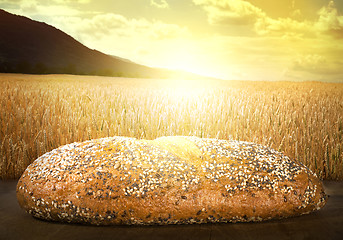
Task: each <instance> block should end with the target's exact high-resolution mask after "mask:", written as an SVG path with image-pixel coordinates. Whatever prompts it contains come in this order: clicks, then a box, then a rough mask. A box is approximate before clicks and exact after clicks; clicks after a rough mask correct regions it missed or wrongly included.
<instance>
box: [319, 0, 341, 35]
mask: <svg viewBox="0 0 343 240" xmlns="http://www.w3.org/2000/svg"><path fill="white" fill-rule="evenodd" d="M318 14H319V20H318V22H317V23H316V27H317V29H318V30H319V31H321V32H322V33H325V34H328V35H331V36H333V37H336V38H343V16H341V15H339V14H338V10H337V8H336V5H335V3H334V1H330V2H329V4H328V6H326V7H323V8H321V9H320V10H319V12H318Z"/></svg>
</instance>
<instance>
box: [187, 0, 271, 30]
mask: <svg viewBox="0 0 343 240" xmlns="http://www.w3.org/2000/svg"><path fill="white" fill-rule="evenodd" d="M193 2H194V3H195V4H196V5H200V6H202V7H203V8H204V10H205V11H206V12H207V15H208V21H209V23H210V24H228V23H232V24H242V25H246V24H251V23H254V22H255V21H256V19H257V18H261V17H264V16H265V13H264V12H263V11H262V10H261V9H260V8H258V7H255V6H254V5H253V4H251V3H249V2H247V1H243V0H193Z"/></svg>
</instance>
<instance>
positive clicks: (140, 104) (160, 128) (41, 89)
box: [0, 74, 343, 180]
mask: <svg viewBox="0 0 343 240" xmlns="http://www.w3.org/2000/svg"><path fill="white" fill-rule="evenodd" d="M0 91H1V94H0V104H1V105H0V106H1V109H0V110H1V111H0V178H1V179H11V178H18V177H19V176H20V175H21V173H22V172H23V171H24V169H25V168H26V167H27V166H28V164H30V163H31V162H32V161H34V160H35V159H36V158H37V157H38V156H40V155H42V154H44V153H45V152H47V151H50V150H52V149H54V148H56V147H58V146H60V145H63V144H67V143H71V142H75V141H84V140H87V139H92V138H101V137H108V136H117V135H120V136H130V137H136V138H145V139H154V138H157V137H160V136H170V135H187V136H189V135H194V136H198V137H211V138H220V139H237V140H244V141H249V142H256V143H260V144H264V145H267V146H270V147H272V148H274V149H276V150H279V151H283V152H284V153H285V154H287V155H288V156H289V157H292V158H296V159H298V160H299V161H301V162H303V163H304V164H305V165H307V166H308V167H309V168H310V169H311V170H313V171H314V172H316V173H317V175H318V176H320V177H321V178H322V179H336V180H342V179H343V84H333V83H330V84H329V83H318V82H311V83H309V82H307V83H294V82H238V81H214V80H212V81H211V80H208V81H205V80H202V81H190V80H189V81H179V80H178V81H176V80H145V79H125V78H106V77H87V76H67V75H47V76H32V75H9V74H0Z"/></svg>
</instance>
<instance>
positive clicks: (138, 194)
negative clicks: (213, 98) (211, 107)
mask: <svg viewBox="0 0 343 240" xmlns="http://www.w3.org/2000/svg"><path fill="white" fill-rule="evenodd" d="M17 199H18V202H19V204H20V206H21V207H22V208H23V209H25V210H26V211H27V212H28V213H30V214H32V215H33V216H34V217H37V218H40V219H45V220H51V221H62V222H72V223H85V224H96V225H116V224H128V225H131V224H139V225H151V224H191V223H214V222H248V221H262V220H268V219H280V218H285V217H290V216H298V215H301V214H307V213H310V212H312V211H314V210H318V209H320V208H321V207H323V206H324V205H325V203H326V200H327V196H326V194H325V193H324V190H323V186H322V183H321V182H320V180H319V179H318V178H317V177H316V176H315V175H314V174H313V173H312V172H311V171H310V170H309V169H308V168H306V167H305V166H303V165H302V164H300V163H298V162H295V161H292V160H290V159H289V158H288V157H287V156H285V155H283V154H282V153H280V152H277V151H275V150H273V149H270V148H267V147H264V146H261V145H258V144H254V143H248V142H240V141H228V140H218V139H205V138H197V137H162V138H158V139H155V140H137V139H134V138H126V137H111V138H102V139H95V140H90V141H86V142H81V143H72V144H68V145H65V146H62V147H59V148H57V149H54V150H52V151H51V152H48V153H46V154H44V155H42V156H41V157H39V158H38V159H37V160H36V161H34V162H33V163H32V164H31V165H30V166H29V167H28V168H27V169H26V171H25V172H24V173H23V175H22V176H21V178H20V180H19V182H18V185H17Z"/></svg>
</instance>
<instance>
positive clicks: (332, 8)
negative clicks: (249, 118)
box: [0, 0, 343, 82]
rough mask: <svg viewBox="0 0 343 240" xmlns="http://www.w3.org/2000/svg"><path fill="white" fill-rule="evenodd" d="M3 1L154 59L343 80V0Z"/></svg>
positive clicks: (112, 50) (100, 43) (112, 48)
mask: <svg viewBox="0 0 343 240" xmlns="http://www.w3.org/2000/svg"><path fill="white" fill-rule="evenodd" d="M0 8H2V9H4V10H6V11H8V12H11V13H14V14H19V15H24V16H27V17H29V18H31V19H34V20H37V21H42V22H46V23H48V24H50V25H53V26H55V27H56V28H59V29H61V30H62V31H64V32H66V33H68V34H69V35H71V36H72V37H74V38H75V39H77V40H78V41H80V42H81V43H83V44H84V45H86V46H87V47H89V48H91V49H96V50H99V51H101V52H104V53H106V54H111V55H115V56H119V57H122V58H126V59H129V60H131V61H134V62H137V63H140V64H144V65H147V66H151V67H164V68H171V69H181V70H186V71H190V72H194V73H198V74H202V75H206V76H212V77H217V78H221V79H228V80H266V81H279V80H283V81H284V80H286V81H325V82H343V58H342V56H343V1H341V0H336V1H332V0H277V1H276V0H120V1H119V0H95V1H92V0H0Z"/></svg>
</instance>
